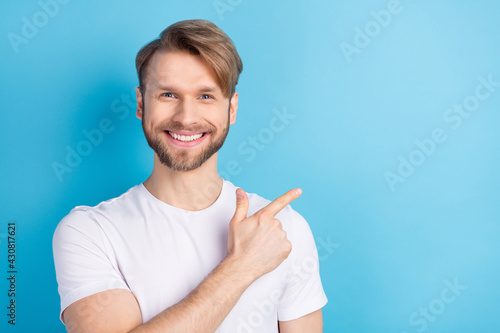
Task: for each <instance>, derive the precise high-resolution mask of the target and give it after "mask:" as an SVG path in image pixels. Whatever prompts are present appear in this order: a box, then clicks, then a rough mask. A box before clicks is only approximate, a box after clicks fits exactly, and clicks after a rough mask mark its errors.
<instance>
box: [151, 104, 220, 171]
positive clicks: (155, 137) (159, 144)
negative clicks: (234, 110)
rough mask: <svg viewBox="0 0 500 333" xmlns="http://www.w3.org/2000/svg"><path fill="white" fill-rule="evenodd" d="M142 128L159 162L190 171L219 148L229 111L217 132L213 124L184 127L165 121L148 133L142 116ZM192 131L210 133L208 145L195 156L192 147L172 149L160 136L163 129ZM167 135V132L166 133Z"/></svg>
mask: <svg viewBox="0 0 500 333" xmlns="http://www.w3.org/2000/svg"><path fill="white" fill-rule="evenodd" d="M142 129H143V131H144V135H145V137H146V140H147V142H148V144H149V146H150V147H151V148H152V149H153V150H154V152H155V153H156V155H157V156H158V159H159V160H160V162H161V163H162V164H163V165H165V166H167V167H168V168H170V169H172V170H173V171H192V170H194V169H197V168H199V167H200V166H201V165H202V164H203V163H205V161H207V160H208V159H209V158H210V157H212V155H213V154H215V153H216V152H218V151H219V149H220V148H221V147H222V145H223V144H224V141H225V140H226V137H227V134H228V133H229V112H228V118H227V123H226V126H225V127H224V128H222V129H221V130H220V133H218V134H217V132H218V131H217V129H216V128H215V126H213V125H210V124H208V125H206V126H197V127H185V126H183V125H182V124H181V123H179V122H171V121H166V122H163V123H161V124H159V125H158V126H156V127H155V128H154V129H153V133H150V132H149V131H148V129H147V128H146V127H145V125H144V117H143V118H142ZM167 129H169V130H174V131H181V130H186V131H193V132H204V133H205V134H204V135H207V134H210V142H209V144H208V147H205V148H203V150H202V151H201V152H199V153H198V154H197V155H196V156H191V155H193V153H192V152H191V149H192V148H185V149H182V150H180V151H179V149H172V148H170V147H168V145H167V143H166V142H165V141H166V140H165V139H163V138H162V135H163V134H165V131H166V130H167ZM166 135H169V134H166Z"/></svg>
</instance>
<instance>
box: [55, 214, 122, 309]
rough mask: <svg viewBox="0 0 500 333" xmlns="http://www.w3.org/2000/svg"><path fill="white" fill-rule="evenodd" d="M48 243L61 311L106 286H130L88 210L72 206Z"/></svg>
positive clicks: (110, 287)
mask: <svg viewBox="0 0 500 333" xmlns="http://www.w3.org/2000/svg"><path fill="white" fill-rule="evenodd" d="M52 247H53V254H54V264H55V269H56V277H57V283H58V291H59V295H60V297H61V313H60V314H61V315H62V313H63V311H64V310H65V309H66V308H67V307H68V306H69V305H70V304H72V303H74V302H76V301H78V300H80V299H82V298H84V297H87V296H90V295H92V294H95V293H98V292H101V291H105V290H110V289H127V290H130V289H129V288H128V286H127V284H126V283H125V281H124V279H123V277H122V275H121V274H120V272H119V269H118V267H117V265H116V262H114V260H113V258H112V256H110V255H109V252H110V247H109V246H107V244H106V239H105V237H104V235H103V232H102V230H101V228H100V226H99V225H98V223H97V222H96V221H95V219H93V218H92V216H91V214H90V212H89V211H87V210H84V209H81V208H80V209H78V207H77V208H75V209H73V210H72V211H71V212H70V213H69V214H68V215H67V216H66V217H65V218H64V219H63V220H62V221H61V222H60V223H59V225H58V226H57V228H56V230H55V232H54V237H53V240H52ZM61 318H62V317H61Z"/></svg>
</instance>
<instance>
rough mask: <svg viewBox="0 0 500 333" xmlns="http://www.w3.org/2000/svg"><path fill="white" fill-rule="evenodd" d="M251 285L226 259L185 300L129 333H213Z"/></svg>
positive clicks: (236, 267) (229, 258)
mask: <svg viewBox="0 0 500 333" xmlns="http://www.w3.org/2000/svg"><path fill="white" fill-rule="evenodd" d="M252 282H253V279H252V278H250V277H249V276H246V274H245V272H241V269H238V262H236V260H235V259H233V258H231V257H228V258H226V259H225V260H224V261H223V262H222V263H221V264H220V265H219V266H218V267H217V268H216V269H215V270H214V271H213V272H212V273H211V274H210V275H209V276H208V277H207V278H206V279H205V280H203V282H202V283H200V285H199V286H198V287H196V289H194V290H193V291H192V292H191V293H190V294H189V295H188V296H186V298H184V299H183V300H182V301H180V302H179V303H177V304H175V305H173V306H171V307H169V308H167V309H165V310H164V311H162V312H161V313H159V314H158V315H157V316H155V317H154V318H152V319H151V320H150V321H148V322H147V323H145V324H143V325H140V326H138V327H136V328H135V329H134V330H132V331H131V332H130V333H146V332H147V333H155V332H169V333H170V332H172V333H174V332H214V331H215V330H216V329H217V327H219V325H220V324H221V323H222V321H223V320H224V318H226V317H227V315H228V314H229V312H230V311H231V309H232V308H233V307H234V305H235V304H236V303H237V302H238V299H239V298H240V296H241V295H242V294H243V292H244V291H245V290H246V289H247V288H248V286H250V284H251V283H252Z"/></svg>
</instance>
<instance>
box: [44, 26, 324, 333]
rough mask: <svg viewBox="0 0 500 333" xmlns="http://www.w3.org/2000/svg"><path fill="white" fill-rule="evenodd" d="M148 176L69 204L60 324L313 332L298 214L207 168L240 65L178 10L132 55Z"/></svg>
mask: <svg viewBox="0 0 500 333" xmlns="http://www.w3.org/2000/svg"><path fill="white" fill-rule="evenodd" d="M136 67H137V72H138V76H139V87H138V88H137V117H138V118H139V119H141V120H142V127H143V130H144V134H145V136H146V139H147V141H148V143H149V145H150V146H151V148H152V149H153V150H154V153H155V154H154V167H153V171H152V173H151V176H150V177H149V178H148V179H147V180H146V181H145V182H144V183H143V184H140V185H137V186H134V187H133V188H131V189H130V190H129V191H127V192H126V193H124V194H123V195H121V196H120V197H118V198H115V199H112V200H109V201H105V202H102V203H100V204H99V205H97V206H96V207H86V206H79V207H76V208H75V209H73V210H72V211H71V212H70V214H69V215H68V216H66V217H65V218H64V219H63V220H62V221H61V222H60V224H59V225H58V227H57V229H56V231H55V234H54V240H53V247H54V261H55V266H56V273H57V280H58V283H59V293H60V296H61V320H62V321H63V322H64V323H65V325H66V327H67V329H68V331H69V332H231V333H233V332H278V331H279V332H282V333H294V332H322V331H323V323H322V312H321V308H322V307H323V306H324V305H325V304H326V296H325V294H324V292H323V288H322V285H321V280H320V277H319V267H318V257H317V252H316V248H315V244H314V239H313V237H312V234H311V231H310V229H309V227H308V225H307V222H306V221H305V220H304V219H303V218H302V217H301V216H300V215H299V214H298V213H297V212H295V211H294V210H293V209H292V208H291V207H290V206H289V205H288V204H289V203H290V202H291V201H293V200H294V199H296V198H297V197H298V196H300V194H301V190H300V189H293V190H290V191H289V192H287V193H285V194H284V195H282V196H281V197H279V198H277V199H276V200H274V201H273V202H269V201H268V200H265V199H263V198H261V197H259V196H257V195H256V194H248V195H247V194H246V193H245V192H244V191H243V190H242V189H237V188H236V187H235V186H234V185H233V184H231V183H230V182H229V181H226V180H223V179H222V178H221V177H220V176H219V175H218V172H217V151H218V150H219V149H220V147H221V146H222V144H223V143H224V140H225V138H226V136H227V133H228V130H229V126H230V125H232V124H234V122H235V120H236V111H237V109H238V93H236V92H235V87H236V84H237V82H238V77H239V74H240V73H241V71H242V63H241V60H240V58H239V56H238V53H237V52H236V49H235V47H234V45H233V43H232V42H231V40H230V39H229V37H228V36H227V35H225V34H224V32H222V31H221V30H220V29H219V28H218V27H216V26H215V25H214V24H213V23H211V22H208V21H203V20H189V21H181V22H178V23H176V24H173V25H171V26H170V27H168V28H167V29H165V31H163V32H162V34H161V35H160V38H159V39H157V40H154V41H153V42H151V43H149V44H147V45H146V46H144V47H143V48H142V49H141V50H140V51H139V53H138V55H137V58H136Z"/></svg>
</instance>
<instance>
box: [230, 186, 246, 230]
mask: <svg viewBox="0 0 500 333" xmlns="http://www.w3.org/2000/svg"><path fill="white" fill-rule="evenodd" d="M247 213H248V197H247V194H246V193H245V191H243V190H242V189H241V188H238V189H237V190H236V211H235V212H234V216H233V221H235V222H239V221H242V220H243V219H245V218H246V217H247Z"/></svg>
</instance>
